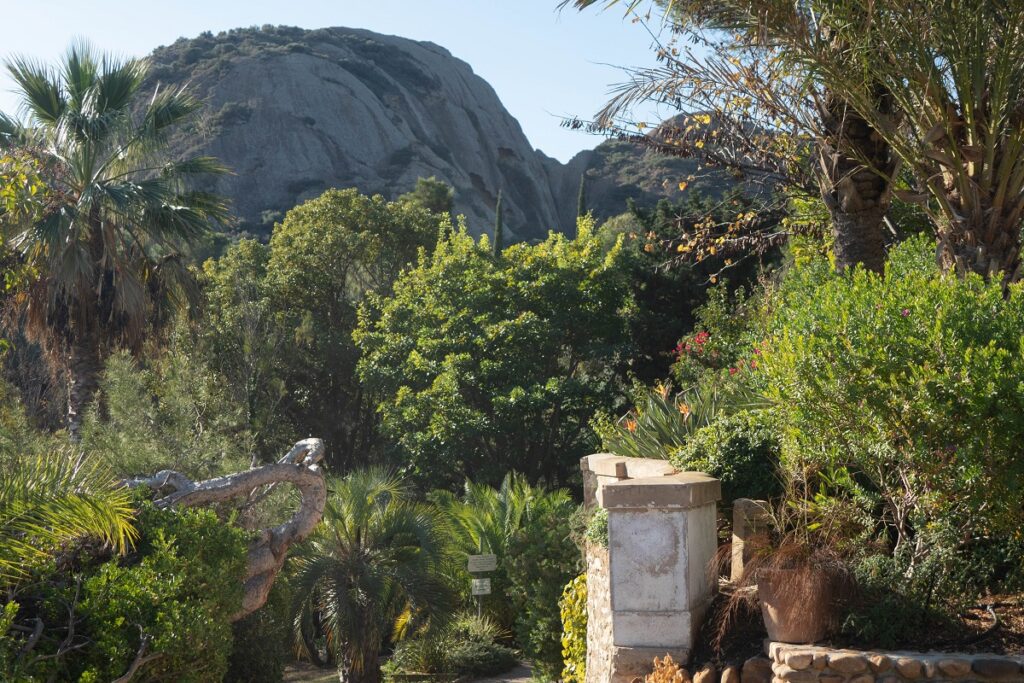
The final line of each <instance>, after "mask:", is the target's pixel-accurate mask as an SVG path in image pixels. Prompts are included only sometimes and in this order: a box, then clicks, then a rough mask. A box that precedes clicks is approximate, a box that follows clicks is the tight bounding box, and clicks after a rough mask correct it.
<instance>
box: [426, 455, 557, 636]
mask: <svg viewBox="0 0 1024 683" xmlns="http://www.w3.org/2000/svg"><path fill="white" fill-rule="evenodd" d="M431 498H432V500H434V501H435V502H436V503H437V504H438V506H440V507H441V509H442V510H444V511H445V513H446V514H447V515H448V517H449V519H450V520H451V523H452V527H453V529H454V532H455V533H454V538H455V544H456V546H457V548H458V550H459V551H460V552H461V554H462V557H463V558H465V556H467V555H472V554H476V553H491V554H494V555H497V557H498V567H497V569H496V570H495V571H494V572H492V573H491V574H490V577H491V585H492V589H493V590H494V592H495V596H496V597H495V598H492V599H488V600H485V603H486V608H487V611H488V613H489V614H490V615H491V616H492V617H493V618H494V619H495V620H496V621H497V622H498V624H500V626H501V627H502V628H503V629H505V630H506V631H511V630H512V628H513V626H514V625H515V617H516V610H515V607H514V604H515V601H514V600H511V599H510V596H509V595H507V593H506V592H505V591H506V590H507V589H508V588H509V585H510V582H509V579H508V572H507V565H508V563H507V562H506V561H505V558H506V555H507V550H508V546H509V542H510V541H511V540H512V538H513V537H514V536H515V535H516V533H517V532H519V531H521V530H522V529H523V528H524V527H525V525H526V524H527V522H528V521H529V520H530V519H531V518H533V517H534V516H536V515H543V514H548V513H551V512H554V513H555V514H559V515H560V516H563V517H568V515H569V514H570V513H571V511H572V509H573V508H574V503H573V502H572V498H571V497H570V496H569V494H568V493H567V492H566V491H564V490H556V491H548V490H545V489H543V488H541V487H534V486H530V482H529V480H528V479H527V478H526V476H525V475H522V474H519V473H518V472H509V473H508V474H506V475H505V478H504V479H502V482H501V486H500V487H499V488H497V489H495V488H494V487H491V486H488V485H486V484H478V483H474V482H472V481H466V483H465V487H464V489H463V494H462V497H461V498H457V497H455V496H454V495H452V494H451V493H449V492H447V491H437V492H434V493H433V494H431Z"/></svg>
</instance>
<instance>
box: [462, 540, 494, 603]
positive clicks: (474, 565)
mask: <svg viewBox="0 0 1024 683" xmlns="http://www.w3.org/2000/svg"><path fill="white" fill-rule="evenodd" d="M497 568H498V557H497V555H470V556H469V562H468V563H467V565H466V569H468V570H469V573H470V574H471V575H473V578H472V583H471V584H470V589H471V592H472V594H473V597H475V598H476V616H477V617H478V618H479V617H481V616H483V611H484V607H483V596H485V595H490V594H491V579H490V578H489V577H479V576H476V575H477V574H485V573H487V572H493V571H494V570H495V569H497Z"/></svg>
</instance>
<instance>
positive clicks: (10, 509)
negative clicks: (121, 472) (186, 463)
mask: <svg viewBox="0 0 1024 683" xmlns="http://www.w3.org/2000/svg"><path fill="white" fill-rule="evenodd" d="M132 515H133V509H132V501H131V495H130V493H129V491H128V489H127V488H124V487H122V486H119V485H118V484H117V483H116V481H115V480H114V478H113V477H112V476H111V474H110V473H109V472H107V471H106V470H104V469H102V468H101V467H99V466H97V465H96V464H94V463H91V462H75V459H74V458H72V457H69V456H65V455H61V454H55V455H50V456H45V457H13V458H4V461H3V467H2V468H0V587H10V586H11V585H13V584H16V583H17V582H18V581H19V580H20V579H22V578H24V577H25V576H26V574H27V572H28V569H29V567H31V564H32V562H33V561H34V560H37V559H39V558H42V557H45V556H46V555H48V554H49V553H50V552H52V551H54V550H56V549H57V548H59V546H60V545H61V544H63V543H65V542H67V541H70V540H74V539H77V538H81V537H87V536H92V537H97V538H99V539H101V540H102V541H104V542H107V543H110V544H111V545H112V546H113V547H114V548H115V549H116V550H118V551H123V550H125V549H126V548H127V547H128V546H129V545H130V544H131V543H132V541H133V539H134V538H135V530H134V527H133V526H132Z"/></svg>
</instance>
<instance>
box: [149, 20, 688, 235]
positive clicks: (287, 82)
mask: <svg viewBox="0 0 1024 683" xmlns="http://www.w3.org/2000/svg"><path fill="white" fill-rule="evenodd" d="M152 59H153V63H154V68H153V72H152V79H153V80H154V81H157V82H160V83H161V84H163V85H165V86H166V85H177V84H181V83H186V82H188V83H190V87H191V88H192V89H193V92H195V93H196V94H197V95H198V96H199V97H201V98H202V99H203V100H204V101H205V103H206V106H205V108H204V111H203V114H202V116H201V118H200V119H199V120H198V121H197V122H196V124H195V126H194V129H193V130H190V131H187V134H185V135H181V136H180V137H179V139H178V141H177V142H176V145H177V147H178V149H179V151H182V152H185V151H188V152H192V153H194V152H202V153H205V154H211V155H213V156H215V157H217V158H219V159H221V160H222V161H223V162H224V163H226V164H227V165H228V166H229V167H231V169H232V170H233V172H234V173H233V175H230V176H227V177H223V178H220V179H218V180H216V181H215V182H216V183H217V186H216V188H215V189H216V190H217V191H219V192H221V193H223V194H225V195H227V196H228V197H230V198H231V199H232V200H233V202H234V206H235V211H236V213H237V215H238V217H239V220H240V227H241V228H242V229H246V230H249V231H251V232H256V233H260V232H266V231H267V230H269V227H270V226H271V225H272V223H273V221H274V220H276V219H278V218H279V217H280V216H281V215H282V213H283V212H284V211H287V210H288V209H289V208H291V207H292V206H294V205H295V204H296V203H298V202H301V201H303V200H305V199H308V198H310V197H314V196H317V195H319V194H320V193H321V192H323V191H324V190H325V189H326V188H329V187H357V188H359V189H360V191H362V192H366V193H380V194H383V195H384V196H386V197H394V196H397V195H398V194H401V193H403V192H406V191H408V190H410V189H411V188H412V187H413V186H414V185H415V183H416V179H417V178H419V177H425V176H437V177H438V178H440V179H442V180H445V181H446V182H448V183H449V184H451V185H452V186H453V187H454V188H455V205H456V206H455V209H456V212H457V213H462V214H464V215H465V216H466V218H467V220H468V222H469V225H470V228H471V230H472V231H473V232H476V233H479V232H482V231H485V230H489V228H490V226H492V225H493V223H494V205H495V201H496V198H497V193H498V190H499V189H500V190H502V192H503V196H504V207H505V223H506V225H507V226H509V228H510V229H511V231H512V232H513V233H514V234H515V236H516V237H517V238H519V239H531V238H536V237H542V236H543V235H545V234H546V233H547V231H548V230H549V229H559V230H569V229H571V226H572V224H573V221H574V218H575V211H576V196H577V191H578V187H579V182H580V176H581V174H584V173H586V174H587V177H588V179H587V183H588V186H589V187H590V189H588V196H589V197H590V201H591V203H592V205H593V208H594V209H595V210H596V211H597V213H598V214H599V215H600V216H606V215H611V214H613V213H619V212H621V211H622V210H624V209H625V204H624V201H625V197H626V196H634V197H637V198H640V199H641V201H645V202H646V201H649V200H652V199H656V198H657V197H658V196H661V195H662V194H664V192H663V190H662V188H663V187H670V186H674V185H672V184H671V177H669V179H668V181H666V176H665V175H664V171H665V169H664V168H662V167H660V166H658V165H657V164H655V165H653V166H652V165H651V164H648V163H647V162H646V161H645V156H644V154H643V153H642V152H638V151H636V150H634V149H633V148H632V147H630V146H629V145H626V146H625V148H624V147H622V146H623V145H625V143H612V142H609V143H604V144H603V145H602V146H600V147H599V148H598V150H595V151H589V152H584V153H582V154H581V155H579V156H577V158H575V159H573V161H572V162H570V164H568V165H564V164H561V163H559V162H558V161H556V160H553V159H551V158H549V157H547V156H545V155H544V154H543V153H541V152H540V151H538V150H534V149H533V148H532V147H531V146H530V144H529V141H528V140H527V139H526V136H525V135H524V134H523V131H522V129H521V128H520V126H519V124H518V122H517V121H516V120H515V119H514V118H513V117H512V116H511V115H510V114H509V113H508V112H507V111H506V110H505V108H504V107H503V106H502V104H501V101H500V100H499V99H498V96H497V95H496V93H495V92H494V89H493V88H491V86H490V85H488V84H487V82H486V81H484V80H483V79H482V78H480V77H479V76H477V75H475V74H474V73H473V70H472V69H471V68H470V66H469V65H468V64H466V63H465V62H463V61H460V60H459V59H456V58H455V57H453V56H452V55H451V53H449V52H448V51H447V50H445V49H444V48H442V47H439V46H437V45H434V44H433V43H428V42H417V41H413V40H408V39H405V38H398V37H394V36H385V35H380V34H377V33H373V32H370V31H365V30H359V29H349V28H325V29H318V30H312V31H306V30H303V29H297V28H288V27H263V28H261V29H239V30H233V31H229V32H226V33H221V34H219V35H216V36H214V35H212V34H210V33H206V34H202V35H200V36H199V37H197V38H194V39H181V40H179V41H177V42H176V43H174V44H173V45H171V46H168V47H162V48H158V49H157V50H156V51H155V52H154V53H153V57H152ZM608 145H612V146H616V147H615V150H614V155H613V156H615V157H616V159H617V166H616V170H615V173H619V171H621V167H622V165H623V164H625V166H627V167H629V168H630V169H631V170H630V172H628V173H626V174H625V176H622V174H619V176H616V175H615V173H612V174H610V173H609V169H608V168H606V166H607V163H606V162H607V157H608V156H609V155H608V154H607V153H602V147H604V148H605V152H607V151H608V148H607V146H608ZM186 148H187V149H186ZM667 163H670V164H675V167H674V169H673V170H672V171H671V173H674V174H682V173H684V172H685V171H686V170H687V169H688V166H687V162H684V161H679V160H675V161H671V162H667ZM654 166H658V168H654ZM649 167H650V168H649ZM648 171H650V173H649V174H648V175H650V182H649V183H647V186H645V185H644V183H642V182H637V174H638V173H639V174H640V175H643V174H644V173H647V172H648ZM655 171H656V173H655ZM655 179H656V180H657V183H661V185H657V184H656V183H655Z"/></svg>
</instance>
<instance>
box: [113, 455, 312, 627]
mask: <svg viewBox="0 0 1024 683" xmlns="http://www.w3.org/2000/svg"><path fill="white" fill-rule="evenodd" d="M323 456H324V443H323V441H321V440H320V439H303V440H302V441H299V442H297V443H296V444H295V445H294V446H292V448H291V450H290V451H288V453H286V454H285V455H284V457H282V458H281V459H280V460H279V461H278V462H277V463H275V464H272V465H264V466H262V467H256V468H254V469H251V470H246V471H245V472H237V473H235V474H229V475H226V476H223V477H217V478H215V479H207V480H206V481H201V482H198V483H196V482H193V481H192V480H191V479H189V478H188V477H186V476H185V475H183V474H181V473H180V472H174V471H172V470H164V471H162V472H158V473H156V474H155V475H153V476H151V477H142V478H138V479H133V480H131V481H129V482H127V485H128V486H130V487H136V486H148V487H149V488H151V489H153V490H154V491H158V492H164V491H168V490H169V492H168V493H166V494H165V495H164V497H162V498H160V499H158V500H157V501H156V505H157V506H158V507H162V508H168V507H200V506H204V505H211V504H214V503H225V502H228V501H230V500H233V499H235V498H243V497H247V496H249V495H250V494H251V493H252V491H253V490H255V489H257V488H260V487H262V486H275V485H277V484H281V483H287V484H292V485H294V486H295V487H296V488H297V489H298V490H299V493H300V494H301V497H302V498H301V502H300V503H299V508H298V510H296V511H295V513H294V514H293V515H292V517H291V519H289V520H288V521H287V522H284V523H282V524H280V525H278V526H276V527H273V528H269V529H264V530H263V531H262V532H261V533H260V534H259V535H258V537H257V538H256V540H254V541H253V542H252V544H251V545H250V546H249V553H248V559H247V566H246V573H245V578H244V581H245V593H244V595H243V598H242V607H241V609H240V610H239V611H238V612H236V613H235V614H233V615H232V617H231V620H232V621H237V620H239V619H241V618H242V617H244V616H246V615H248V614H251V613H252V612H254V611H256V610H257V609H259V608H260V607H262V606H263V604H264V603H265V602H266V601H267V595H268V594H269V593H270V588H271V586H273V584H274V579H275V578H277V574H278V573H279V572H280V571H281V568H282V567H283V566H284V561H285V559H286V557H287V554H288V550H289V548H291V546H293V545H295V544H296V543H299V542H301V541H302V540H304V539H305V538H306V537H307V536H309V534H310V533H312V532H313V529H315V528H316V525H317V524H319V523H320V519H321V517H323V512H324V505H325V504H326V502H327V483H326V481H325V479H324V475H323V471H322V470H321V469H320V466H319V463H320V461H321V460H322V459H323Z"/></svg>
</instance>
